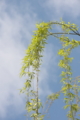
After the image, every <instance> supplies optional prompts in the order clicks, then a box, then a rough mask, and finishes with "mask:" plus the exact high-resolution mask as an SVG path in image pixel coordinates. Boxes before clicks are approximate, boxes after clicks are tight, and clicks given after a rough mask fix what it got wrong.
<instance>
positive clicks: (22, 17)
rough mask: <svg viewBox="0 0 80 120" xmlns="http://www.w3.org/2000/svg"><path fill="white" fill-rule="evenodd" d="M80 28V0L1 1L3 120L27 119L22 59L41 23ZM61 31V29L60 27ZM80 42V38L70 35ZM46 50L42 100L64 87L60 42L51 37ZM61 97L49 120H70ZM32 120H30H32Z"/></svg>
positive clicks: (79, 52)
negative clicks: (71, 25) (61, 75)
mask: <svg viewBox="0 0 80 120" xmlns="http://www.w3.org/2000/svg"><path fill="white" fill-rule="evenodd" d="M60 18H62V19H63V20H64V21H65V22H71V23H75V24H77V25H78V26H80V1H79V0H64V1H63V0H44V1H43V0H0V120H26V119H27V118H26V117H25V116H24V115H25V114H26V110H25V103H26V100H25V94H19V89H20V88H22V87H23V86H24V82H25V80H24V78H20V77H19V73H20V69H21V62H22V58H23V57H24V56H25V50H26V49H27V47H28V45H29V44H30V41H31V38H32V35H33V31H34V30H35V29H36V27H35V24H36V23H37V22H43V21H44V22H49V21H60ZM56 30H59V28H56ZM70 37H71V38H72V39H77V40H79V36H70ZM47 42H48V44H47V45H46V48H45V50H44V53H43V54H44V58H43V63H42V66H41V72H40V76H39V77H40V84H39V90H40V91H39V94H40V98H41V99H42V101H44V99H45V98H46V96H47V95H49V94H50V93H53V92H57V91H59V90H60V88H61V85H62V84H61V83H60V79H61V77H60V73H61V69H60V68H59V67H58V62H59V60H60V57H59V56H58V55H57V51H58V50H59V49H60V48H61V45H60V43H59V40H57V39H55V38H54V37H50V38H49V39H48V40H47ZM71 56H72V57H74V58H75V59H74V60H73V63H72V69H73V73H74V75H73V76H74V77H76V76H79V75H80V72H79V71H80V67H79V65H80V60H79V58H80V46H79V47H78V48H76V49H75V50H73V51H72V54H71ZM62 97H63V96H61V97H60V99H59V100H56V101H55V102H54V103H53V105H52V107H51V108H50V111H49V117H50V118H47V117H46V118H45V120H47V119H50V120H53V119H55V120H58V119H61V120H67V117H66V110H64V109H63V106H64V101H63V99H62ZM29 120H30V119H29Z"/></svg>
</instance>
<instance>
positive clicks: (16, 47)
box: [0, 1, 37, 118]
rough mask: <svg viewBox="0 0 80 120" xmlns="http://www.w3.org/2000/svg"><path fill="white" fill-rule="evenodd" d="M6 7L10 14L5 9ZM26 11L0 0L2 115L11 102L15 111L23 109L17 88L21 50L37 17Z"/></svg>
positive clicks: (0, 110) (0, 112) (20, 83)
mask: <svg viewBox="0 0 80 120" xmlns="http://www.w3.org/2000/svg"><path fill="white" fill-rule="evenodd" d="M7 7H8V9H9V11H10V13H12V17H11V15H10V14H9V13H8V12H7ZM27 9H28V11H29V8H27ZM28 11H27V12H26V13H25V14H24V15H22V14H20V13H18V12H16V11H15V9H14V8H13V7H12V8H11V6H9V5H8V4H7V3H5V1H0V117H3V118H4V117H6V115H7V112H8V111H7V107H9V106H10V105H12V106H13V107H14V108H15V113H16V112H17V113H18V114H19V113H21V112H23V111H24V108H23V105H24V101H23V97H21V96H20V95H19V91H18V89H19V88H21V86H23V81H22V80H21V79H20V78H19V72H20V67H21V59H22V58H23V56H24V50H25V49H26V45H27V44H28V43H29V39H31V31H32V30H33V29H34V26H35V21H36V19H37V18H36V16H35V14H34V13H33V12H31V11H30V13H28ZM32 19H33V21H32ZM26 22H27V23H26ZM23 34H24V36H23ZM25 39H26V42H25ZM25 43H26V44H25Z"/></svg>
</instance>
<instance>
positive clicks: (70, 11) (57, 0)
mask: <svg viewBox="0 0 80 120" xmlns="http://www.w3.org/2000/svg"><path fill="white" fill-rule="evenodd" d="M43 4H44V7H45V9H46V8H47V11H49V10H50V11H49V12H48V14H49V15H50V16H52V17H53V18H54V19H55V18H57V17H58V18H60V17H63V15H65V14H66V15H68V16H71V17H74V18H75V17H78V16H79V15H80V6H79V5H80V0H47V1H45V2H44V3H43Z"/></svg>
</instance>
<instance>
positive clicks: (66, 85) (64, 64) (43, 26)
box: [20, 21, 80, 120]
mask: <svg viewBox="0 0 80 120" xmlns="http://www.w3.org/2000/svg"><path fill="white" fill-rule="evenodd" d="M52 25H59V26H61V28H62V30H63V33H62V35H60V33H57V36H56V33H55V34H54V33H51V32H50V31H49V30H50V29H52ZM36 28H37V30H36V31H34V35H33V36H32V40H31V44H30V45H29V46H28V48H27V50H26V55H25V57H24V58H23V59H22V63H23V64H22V68H21V73H20V75H21V76H23V75H27V79H26V82H25V83H24V87H23V88H22V89H21V92H26V94H27V97H29V96H30V99H29V100H27V102H26V109H27V111H28V112H31V113H32V112H33V113H32V114H31V117H33V118H34V119H35V120H43V118H44V115H42V114H41V113H39V112H38V110H39V109H40V108H41V107H42V103H41V101H40V100H39V99H38V98H39V96H38V89H37V90H36V91H34V90H32V80H33V79H35V80H37V82H38V78H39V76H38V72H39V71H40V70H39V68H40V65H41V57H43V56H42V52H43V51H44V48H45V44H47V42H46V40H47V38H48V36H50V35H53V36H56V37H57V38H58V39H59V40H60V42H61V44H62V48H61V49H60V50H59V51H58V55H60V56H61V57H62V59H61V60H60V61H59V64H58V65H59V67H61V68H63V71H62V73H61V76H62V79H61V82H62V83H63V86H62V89H61V90H60V92H58V93H55V94H51V95H49V96H48V99H50V100H52V101H54V100H55V99H58V97H59V95H60V93H61V92H62V93H63V94H64V100H65V104H66V105H65V106H64V109H67V108H69V112H68V114H67V116H68V118H71V120H74V119H76V118H75V115H74V113H75V114H76V113H77V112H78V111H79V110H80V106H79V105H78V103H79V102H78V103H74V101H75V99H78V98H79V97H78V95H76V93H75V91H77V90H79V89H80V88H79V86H78V85H74V84H73V83H72V70H71V66H70V62H72V60H73V57H69V56H70V54H71V51H72V49H74V48H75V47H78V46H79V45H80V41H77V40H74V39H72V40H70V39H69V38H68V37H66V36H65V34H72V33H70V32H73V34H75V35H79V32H78V27H77V25H75V24H71V23H70V22H68V23H65V22H64V21H61V22H47V23H45V22H42V23H40V24H36ZM65 32H66V33H65ZM58 35H60V36H58ZM31 67H32V71H31V70H30V68H31ZM37 87H38V86H37ZM76 88H77V90H76ZM78 92H79V91H77V93H78ZM61 119H62V118H61ZM76 120H77V119H76Z"/></svg>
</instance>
